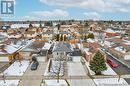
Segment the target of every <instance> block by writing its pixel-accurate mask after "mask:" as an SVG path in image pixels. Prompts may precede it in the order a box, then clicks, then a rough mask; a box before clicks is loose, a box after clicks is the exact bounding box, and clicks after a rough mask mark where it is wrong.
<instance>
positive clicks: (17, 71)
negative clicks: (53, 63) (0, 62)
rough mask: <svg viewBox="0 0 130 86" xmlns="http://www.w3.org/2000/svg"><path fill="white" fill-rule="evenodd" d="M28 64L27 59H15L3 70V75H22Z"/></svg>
mask: <svg viewBox="0 0 130 86" xmlns="http://www.w3.org/2000/svg"><path fill="white" fill-rule="evenodd" d="M28 66H29V61H25V60H23V61H21V62H19V61H15V62H14V63H13V64H12V65H11V66H10V67H9V68H7V69H6V70H5V71H4V75H5V76H22V75H23V74H24V72H25V71H26V69H27V67H28Z"/></svg>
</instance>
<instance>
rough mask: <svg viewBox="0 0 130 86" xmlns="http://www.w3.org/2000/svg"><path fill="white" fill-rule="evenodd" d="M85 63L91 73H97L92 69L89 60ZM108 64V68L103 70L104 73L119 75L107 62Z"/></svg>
mask: <svg viewBox="0 0 130 86" xmlns="http://www.w3.org/2000/svg"><path fill="white" fill-rule="evenodd" d="M85 65H86V66H87V68H88V70H89V72H90V74H91V75H95V73H94V72H93V71H92V70H90V67H89V62H86V63H85ZM106 66H107V70H105V71H102V74H104V75H117V74H116V72H115V71H114V70H113V69H112V68H111V67H110V66H109V65H108V64H107V63H106Z"/></svg>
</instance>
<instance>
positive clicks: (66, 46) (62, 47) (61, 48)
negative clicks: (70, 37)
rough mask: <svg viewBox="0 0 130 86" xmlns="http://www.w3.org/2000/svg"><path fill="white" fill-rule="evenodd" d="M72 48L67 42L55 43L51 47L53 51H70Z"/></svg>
mask: <svg viewBox="0 0 130 86" xmlns="http://www.w3.org/2000/svg"><path fill="white" fill-rule="evenodd" d="M72 51H73V48H72V46H71V45H70V44H68V43H61V42H59V43H57V44H55V46H54V48H53V52H72Z"/></svg>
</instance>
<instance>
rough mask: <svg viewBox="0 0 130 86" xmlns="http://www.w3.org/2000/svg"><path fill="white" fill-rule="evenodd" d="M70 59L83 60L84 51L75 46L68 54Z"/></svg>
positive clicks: (74, 60) (73, 60)
mask: <svg viewBox="0 0 130 86" xmlns="http://www.w3.org/2000/svg"><path fill="white" fill-rule="evenodd" d="M68 55H69V56H68V60H69V61H72V62H81V57H82V52H81V50H79V49H76V48H74V50H73V51H72V52H71V53H69V54H68Z"/></svg>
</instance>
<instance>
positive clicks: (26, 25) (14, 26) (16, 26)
mask: <svg viewBox="0 0 130 86" xmlns="http://www.w3.org/2000/svg"><path fill="white" fill-rule="evenodd" d="M21 27H23V28H28V27H29V24H12V25H11V28H21Z"/></svg>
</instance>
